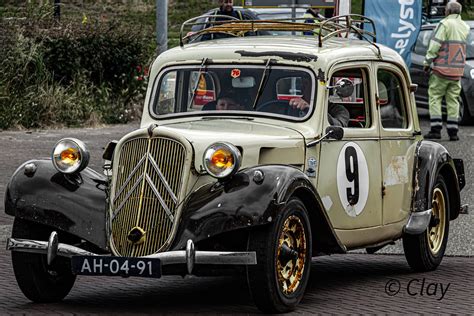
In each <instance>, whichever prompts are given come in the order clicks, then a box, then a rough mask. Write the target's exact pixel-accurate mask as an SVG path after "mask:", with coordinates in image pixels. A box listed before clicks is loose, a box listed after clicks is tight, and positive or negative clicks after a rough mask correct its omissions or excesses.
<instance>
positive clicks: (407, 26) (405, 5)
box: [391, 0, 416, 55]
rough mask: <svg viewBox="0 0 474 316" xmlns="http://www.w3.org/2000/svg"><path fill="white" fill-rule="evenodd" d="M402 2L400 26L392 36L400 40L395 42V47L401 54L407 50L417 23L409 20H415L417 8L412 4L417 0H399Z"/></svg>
mask: <svg viewBox="0 0 474 316" xmlns="http://www.w3.org/2000/svg"><path fill="white" fill-rule="evenodd" d="M398 3H399V4H400V19H399V23H400V26H399V27H398V31H397V33H392V34H391V37H392V38H398V39H399V40H398V41H397V42H396V43H395V48H396V49H397V50H398V53H399V54H400V55H401V54H403V53H404V52H405V49H406V47H407V46H408V43H409V42H410V41H409V40H408V38H410V36H411V34H412V33H413V32H415V31H416V27H415V25H413V23H411V22H410V21H409V20H413V17H414V15H415V10H414V9H413V8H411V7H410V6H413V5H414V4H415V0H398Z"/></svg>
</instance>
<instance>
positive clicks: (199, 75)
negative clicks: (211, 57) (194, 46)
mask: <svg viewBox="0 0 474 316" xmlns="http://www.w3.org/2000/svg"><path fill="white" fill-rule="evenodd" d="M207 59H208V58H207V57H206V58H203V59H202V62H201V66H200V67H199V72H198V76H197V80H196V83H195V84H194V87H193V94H192V96H191V99H189V102H188V106H187V107H186V111H187V110H188V109H189V108H190V107H191V104H192V103H193V101H194V98H195V97H196V92H197V89H198V88H199V81H201V75H202V73H203V71H204V69H205V68H206V63H207Z"/></svg>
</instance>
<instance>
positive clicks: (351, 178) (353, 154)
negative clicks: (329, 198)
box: [337, 142, 369, 217]
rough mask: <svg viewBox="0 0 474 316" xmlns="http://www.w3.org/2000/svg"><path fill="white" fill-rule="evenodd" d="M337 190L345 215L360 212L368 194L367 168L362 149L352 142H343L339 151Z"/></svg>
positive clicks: (355, 214) (352, 215)
mask: <svg viewBox="0 0 474 316" xmlns="http://www.w3.org/2000/svg"><path fill="white" fill-rule="evenodd" d="M337 191H338V193H339V198H340V200H341V204H342V207H343V208H344V210H345V211H346V213H347V215H349V216H351V217H356V216H357V215H359V214H360V213H362V211H363V210H364V207H365V204H366V203H367V198H368V196H369V169H368V167H367V160H366V159H365V156H364V153H363V152H362V149H361V148H360V147H359V145H357V144H356V143H354V142H349V143H347V144H345V145H344V147H342V149H341V152H340V153H339V158H338V160H337Z"/></svg>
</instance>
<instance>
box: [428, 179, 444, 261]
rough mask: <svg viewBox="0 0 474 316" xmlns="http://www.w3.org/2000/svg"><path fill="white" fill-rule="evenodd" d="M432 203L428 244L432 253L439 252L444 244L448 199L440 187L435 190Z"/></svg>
mask: <svg viewBox="0 0 474 316" xmlns="http://www.w3.org/2000/svg"><path fill="white" fill-rule="evenodd" d="M432 205H433V207H432V211H433V215H432V217H431V220H430V224H429V226H428V229H427V234H428V246H429V248H430V251H431V253H432V254H437V253H438V252H439V250H440V249H441V246H442V244H443V240H444V230H445V225H446V201H445V198H444V194H443V191H441V189H440V188H436V189H435V190H434V191H433V202H432Z"/></svg>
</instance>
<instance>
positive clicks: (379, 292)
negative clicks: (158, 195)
mask: <svg viewBox="0 0 474 316" xmlns="http://www.w3.org/2000/svg"><path fill="white" fill-rule="evenodd" d="M3 248H4V247H3V246H2V249H3ZM9 257H10V255H9V254H7V252H6V251H5V250H1V251H0V293H2V294H1V296H0V314H1V315H4V314H20V313H26V314H30V313H34V314H48V315H51V314H57V315H64V314H68V315H69V314H91V313H108V314H118V313H120V314H136V313H149V314H156V313H213V314H223V313H224V314H230V313H232V314H253V313H259V310H258V309H257V308H256V307H255V306H254V305H253V302H252V300H251V298H250V295H249V294H248V290H247V287H246V283H245V280H244V279H236V278H228V277H219V278H197V277H187V278H185V279H183V278H181V277H164V278H162V279H160V280H152V279H140V278H128V279H124V278H107V277H101V278H94V277H78V279H77V281H76V284H75V286H74V287H73V289H72V291H71V293H70V294H69V296H67V298H66V299H65V300H64V301H63V302H61V303H55V304H33V303H31V302H29V301H28V300H27V299H26V298H25V297H24V296H23V294H22V293H21V291H20V290H19V288H18V286H17V284H16V281H15V278H14V276H13V271H12V268H11V264H10V258H9ZM391 295H392V296H391ZM473 297H474V275H473V272H472V258H466V257H445V258H444V260H443V262H442V264H441V266H440V267H439V268H438V269H437V270H436V271H433V272H430V273H413V272H412V271H411V270H410V269H409V268H408V265H407V264H406V262H405V259H404V257H403V256H399V255H363V254H349V255H335V256H330V257H318V258H314V259H313V264H312V269H311V281H310V284H309V286H308V289H307V291H306V295H305V297H304V299H303V301H302V302H301V303H300V305H299V307H298V309H297V310H296V311H295V312H294V314H298V313H337V314H340V313H344V314H347V313H351V314H352V313H358V314H367V313H377V314H380V313H395V314H412V313H429V314H432V313H442V314H448V313H450V314H451V313H453V314H471V313H472V312H473V311H474V300H473Z"/></svg>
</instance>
